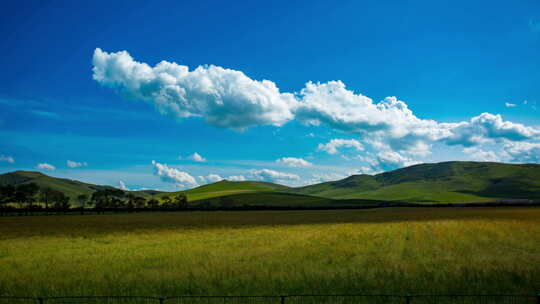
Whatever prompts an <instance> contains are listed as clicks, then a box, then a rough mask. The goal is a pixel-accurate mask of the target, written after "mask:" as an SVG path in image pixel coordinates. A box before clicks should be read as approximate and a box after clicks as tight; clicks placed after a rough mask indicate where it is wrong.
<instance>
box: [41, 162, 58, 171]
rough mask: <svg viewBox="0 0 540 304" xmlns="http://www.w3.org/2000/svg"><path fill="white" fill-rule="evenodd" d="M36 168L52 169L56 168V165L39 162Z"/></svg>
mask: <svg viewBox="0 0 540 304" xmlns="http://www.w3.org/2000/svg"><path fill="white" fill-rule="evenodd" d="M36 169H42V170H49V171H54V170H56V167H55V166H53V165H51V164H47V163H41V164H37V166H36Z"/></svg>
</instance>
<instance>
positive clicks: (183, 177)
mask: <svg viewBox="0 0 540 304" xmlns="http://www.w3.org/2000/svg"><path fill="white" fill-rule="evenodd" d="M152 165H153V166H154V174H155V175H157V176H159V178H160V179H161V180H162V181H164V182H168V183H176V184H178V186H179V187H194V186H197V185H198V184H197V181H196V180H195V178H194V177H193V176H191V175H190V174H189V173H187V172H184V171H180V170H178V169H175V168H169V166H167V165H166V164H161V163H158V162H156V161H155V160H153V161H152Z"/></svg>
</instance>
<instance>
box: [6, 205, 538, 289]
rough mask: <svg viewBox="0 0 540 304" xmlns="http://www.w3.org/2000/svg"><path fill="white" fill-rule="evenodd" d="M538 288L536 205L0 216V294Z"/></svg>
mask: <svg viewBox="0 0 540 304" xmlns="http://www.w3.org/2000/svg"><path fill="white" fill-rule="evenodd" d="M539 290H540V208H533V207H508V208H473V207H470V208H383V209H368V210H325V211H234V212H233V211H228V212H225V211H215V212H168V213H167V212H163V213H133V214H116V215H115V214H109V215H66V216H21V217H16V216H13V217H0V295H3V296H74V295H148V296H157V295H159V296H172V295H277V294H311V293H315V294H344V293H347V294H356V293H367V294H377V293H384V294H391V293H397V294H404V293H406V292H410V293H416V294H421V293H429V294H436V293H441V294H447V293H461V294H463V293H465V294H468V293H476V294H490V293H491V294H493V293H497V294H500V293H509V294H535V293H536V292H538V291H539Z"/></svg>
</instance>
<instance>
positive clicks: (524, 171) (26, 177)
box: [0, 162, 540, 207]
mask: <svg viewBox="0 0 540 304" xmlns="http://www.w3.org/2000/svg"><path fill="white" fill-rule="evenodd" d="M29 182H34V183H36V184H38V185H39V186H41V187H51V188H53V189H56V190H60V191H62V192H64V193H65V194H67V195H68V196H70V197H72V198H74V197H76V196H77V195H78V194H89V195H90V194H92V193H93V192H94V191H96V190H101V189H107V188H112V187H110V186H98V185H92V184H87V183H83V182H79V181H74V180H69V179H62V178H55V177H50V176H47V175H44V174H42V173H39V172H29V171H16V172H12V173H7V174H3V175H0V184H12V185H19V184H24V183H29ZM132 193H134V194H135V195H139V196H143V197H145V198H150V197H155V198H158V199H159V198H163V197H164V196H165V195H175V194H179V193H182V194H185V195H186V196H187V197H188V200H189V201H190V202H191V203H192V204H203V203H204V204H210V205H212V206H216V205H219V204H225V205H227V204H231V205H232V206H242V205H253V206H261V205H264V206H307V205H311V206H312V207H318V206H321V205H325V206H326V205H329V204H334V205H335V204H346V205H350V204H358V203H360V202H359V201H358V200H368V201H363V202H361V203H362V204H365V203H369V201H371V200H372V201H407V202H416V203H422V202H425V203H437V202H482V201H494V200H501V199H540V165H537V164H502V163H484V162H443V163H436V164H421V165H415V166H411V167H407V168H402V169H398V170H394V171H390V172H385V173H381V174H377V175H365V174H364V175H353V176H350V177H347V178H345V179H342V180H338V181H333V182H326V183H320V184H316V185H310V186H306V187H299V188H290V187H286V186H283V185H278V184H274V183H267V182H255V181H241V182H232V181H226V180H224V181H220V182H217V183H213V184H208V185H204V186H200V187H197V188H194V189H190V190H185V191H179V192H173V193H166V192H158V191H133V192H132ZM283 193H287V194H283ZM291 194H296V196H294V195H291ZM221 197H223V199H214V198H221ZM321 198H323V199H321ZM328 199H331V200H328ZM203 200H204V201H203ZM337 200H339V201H337ZM343 200H350V201H343Z"/></svg>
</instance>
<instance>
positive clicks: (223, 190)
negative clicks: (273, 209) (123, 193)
mask: <svg viewBox="0 0 540 304" xmlns="http://www.w3.org/2000/svg"><path fill="white" fill-rule="evenodd" d="M289 189H290V188H289V187H287V186H283V185H278V184H274V183H267V182H254V181H241V182H232V181H227V180H222V181H219V182H217V183H213V184H207V185H203V186H200V187H197V188H193V189H190V190H185V191H179V192H176V193H182V194H185V195H186V196H187V198H188V200H189V201H196V200H201V199H207V198H213V197H219V196H225V195H232V194H240V193H253V192H273V191H287V190H289ZM164 195H167V193H164V194H161V195H159V196H158V197H163V196H164Z"/></svg>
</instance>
